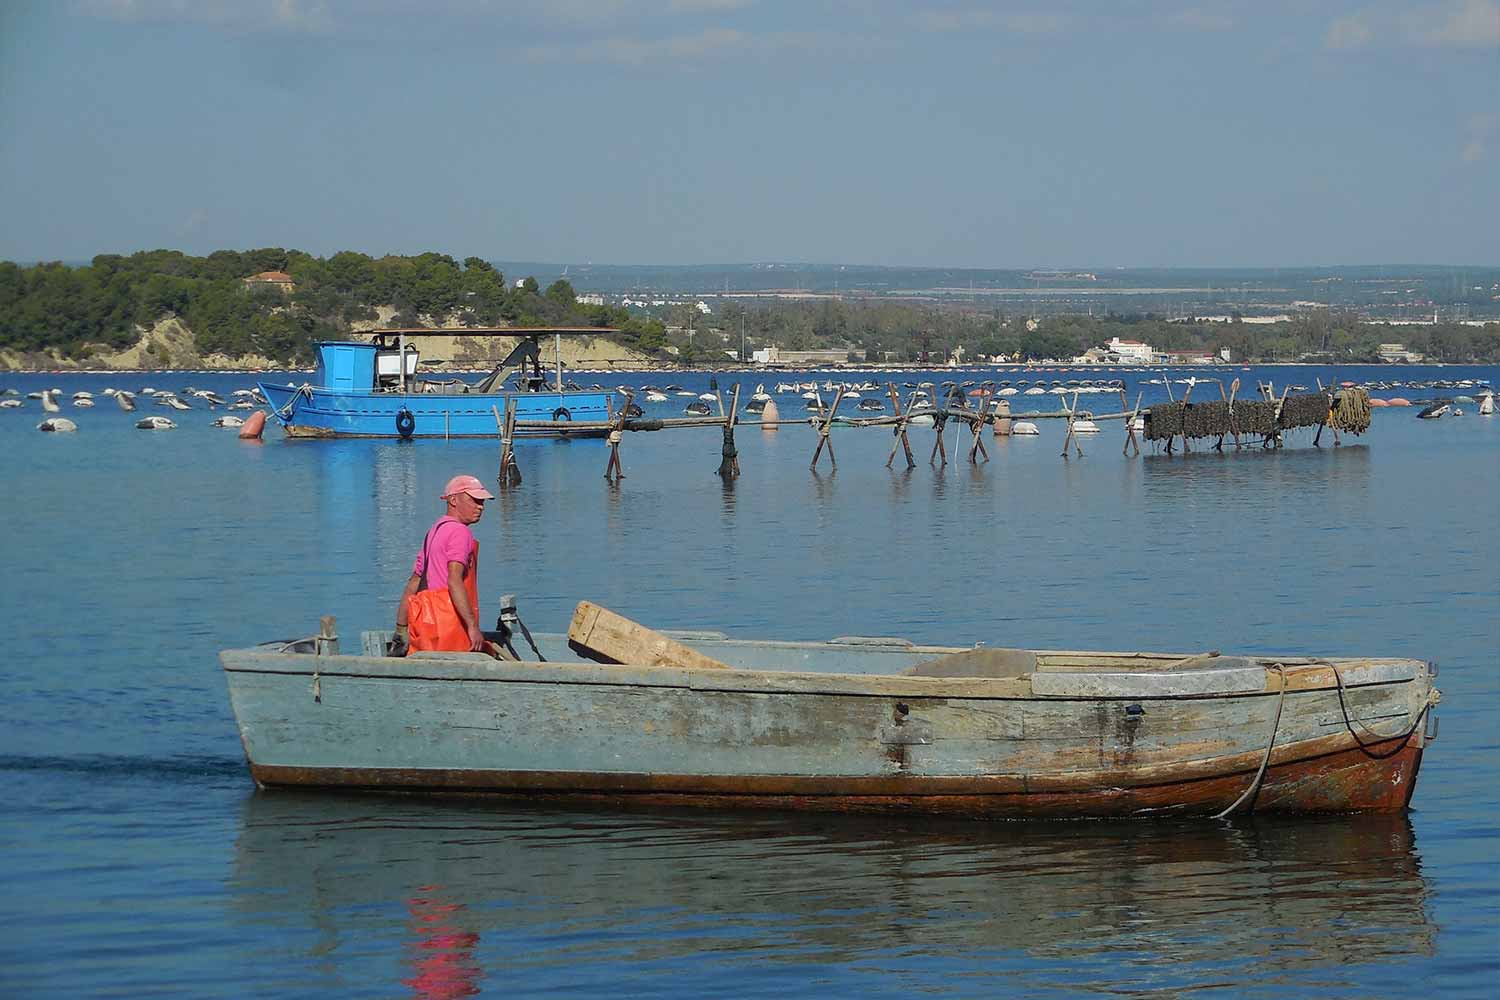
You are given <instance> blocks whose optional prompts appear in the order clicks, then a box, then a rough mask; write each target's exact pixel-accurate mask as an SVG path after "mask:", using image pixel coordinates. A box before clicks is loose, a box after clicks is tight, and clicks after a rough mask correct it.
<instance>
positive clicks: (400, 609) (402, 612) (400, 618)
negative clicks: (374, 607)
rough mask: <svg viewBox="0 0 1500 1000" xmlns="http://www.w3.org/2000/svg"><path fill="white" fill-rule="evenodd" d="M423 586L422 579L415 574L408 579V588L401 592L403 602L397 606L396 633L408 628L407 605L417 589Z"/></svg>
mask: <svg viewBox="0 0 1500 1000" xmlns="http://www.w3.org/2000/svg"><path fill="white" fill-rule="evenodd" d="M421 585H422V578H421V577H420V576H418V575H417V574H415V573H413V574H412V575H411V576H410V577H408V578H407V581H406V587H405V589H403V590H402V591H401V601H400V603H398V604H397V605H396V631H398V632H401V631H404V630H405V628H406V605H407V602H409V601H410V600H411V599H412V598H413V597H414V596H416V593H417V588H418V587H420V586H421Z"/></svg>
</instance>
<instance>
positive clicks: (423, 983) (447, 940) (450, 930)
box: [401, 885, 484, 1000]
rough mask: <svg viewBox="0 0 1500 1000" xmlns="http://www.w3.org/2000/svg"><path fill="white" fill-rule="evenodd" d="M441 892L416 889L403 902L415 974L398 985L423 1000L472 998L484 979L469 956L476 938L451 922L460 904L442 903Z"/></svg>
mask: <svg viewBox="0 0 1500 1000" xmlns="http://www.w3.org/2000/svg"><path fill="white" fill-rule="evenodd" d="M442 891H443V888H442V886H437V885H423V886H418V887H417V895H415V896H413V897H412V898H410V899H408V900H407V901H406V909H407V913H408V914H410V917H411V929H412V939H411V941H410V943H409V944H408V947H409V948H410V949H411V951H412V957H411V958H410V962H411V966H412V969H413V970H414V971H415V973H416V974H415V975H413V976H412V977H411V978H410V979H403V980H401V984H402V985H403V986H407V987H409V988H410V989H411V991H412V995H413V996H417V997H422V998H424V1000H446V998H452V997H471V996H474V995H475V994H477V993H478V992H479V980H480V979H481V978H482V977H483V976H484V970H482V969H481V968H480V967H479V965H478V963H476V962H475V961H474V956H473V949H474V946H475V945H476V944H478V943H479V935H478V934H475V933H473V932H472V931H465V930H462V929H460V928H458V927H456V926H455V925H454V922H453V921H454V919H455V916H457V915H459V914H462V913H463V911H464V909H465V907H464V904H462V903H450V902H447V901H445V900H444V899H443V898H442Z"/></svg>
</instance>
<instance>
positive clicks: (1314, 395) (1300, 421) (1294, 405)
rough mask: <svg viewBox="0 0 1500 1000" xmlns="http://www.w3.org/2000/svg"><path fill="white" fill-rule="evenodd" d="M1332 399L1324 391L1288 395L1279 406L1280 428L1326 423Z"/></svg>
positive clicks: (1317, 425) (1314, 425)
mask: <svg viewBox="0 0 1500 1000" xmlns="http://www.w3.org/2000/svg"><path fill="white" fill-rule="evenodd" d="M1331 403H1332V399H1331V398H1330V397H1329V395H1328V393H1326V392H1304V393H1299V394H1298V395H1296V396H1288V397H1287V398H1286V401H1285V402H1284V403H1283V404H1282V407H1281V421H1280V425H1279V426H1280V429H1281V430H1284V431H1289V430H1292V429H1294V428H1297V427H1321V426H1323V425H1324V424H1326V423H1328V411H1329V409H1330V404H1331Z"/></svg>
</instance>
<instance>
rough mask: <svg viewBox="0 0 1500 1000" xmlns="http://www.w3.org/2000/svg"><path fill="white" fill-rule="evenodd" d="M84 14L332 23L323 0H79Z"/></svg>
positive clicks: (287, 25) (260, 25)
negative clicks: (237, 0)
mask: <svg viewBox="0 0 1500 1000" xmlns="http://www.w3.org/2000/svg"><path fill="white" fill-rule="evenodd" d="M78 9H79V10H81V11H83V12H84V13H86V14H93V15H95V16H99V17H108V18H112V19H114V20H119V21H147V22H173V21H185V22H193V23H198V24H210V25H220V26H224V27H232V28H242V29H262V30H263V29H272V30H280V31H323V30H326V29H328V28H330V27H332V26H333V21H334V18H333V14H332V11H331V9H330V7H329V5H328V4H327V3H326V2H324V0H258V2H253V3H252V2H236V0H79V2H78Z"/></svg>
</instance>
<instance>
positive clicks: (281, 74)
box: [0, 0, 1500, 267]
mask: <svg viewBox="0 0 1500 1000" xmlns="http://www.w3.org/2000/svg"><path fill="white" fill-rule="evenodd" d="M0 220H3V223H0V258H5V259H14V260H35V259H67V260H75V259H87V258H89V257H91V256H93V255H94V254H96V253H101V252H126V253H128V252H132V251H135V250H140V249H149V248H155V247H174V248H179V249H182V250H186V251H188V252H192V253H205V252H208V251H211V250H214V249H219V248H225V247H235V248H244V247H253V246H268V245H269V246H288V247H298V248H301V249H305V250H308V251H310V252H313V253H318V254H326V253H332V252H335V251H337V250H340V249H357V250H362V251H365V252H369V253H375V254H380V253H417V252H420V251H423V250H440V251H444V252H448V253H452V254H455V255H457V256H460V257H462V256H467V255H469V254H477V255H480V256H484V257H488V258H492V259H510V260H539V261H555V262H559V263H567V262H577V263H584V262H594V263H681V264H694V263H730V262H747V261H758V260H802V261H817V262H829V263H840V262H842V263H865V264H904V265H935V266H973V267H1032V266H1060V267H1072V266H1090V267H1105V266H1111V265H1182V266H1189V265H1200V266H1207V265H1221V266H1253V265H1315V264H1356V263H1432V264H1443V263H1453V264H1495V263H1497V262H1500V0H1433V2H1405V0H1364V2H1352V3H1343V2H1313V0H1259V2H1237V0H1222V2H1208V0H1204V2H1187V3H1145V2H1131V0H1119V2H1115V3H1083V2H1072V0H1055V2H1050V3H995V4H983V3H944V2H936V0H915V2H911V3H895V2H884V0H804V2H801V3H772V2H750V0H741V2H737V0H534V2H533V0H514V2H501V0H364V2H352V0H348V2H346V0H238V2H228V0H57V2H40V3H31V2H17V0H10V2H5V3H0Z"/></svg>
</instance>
